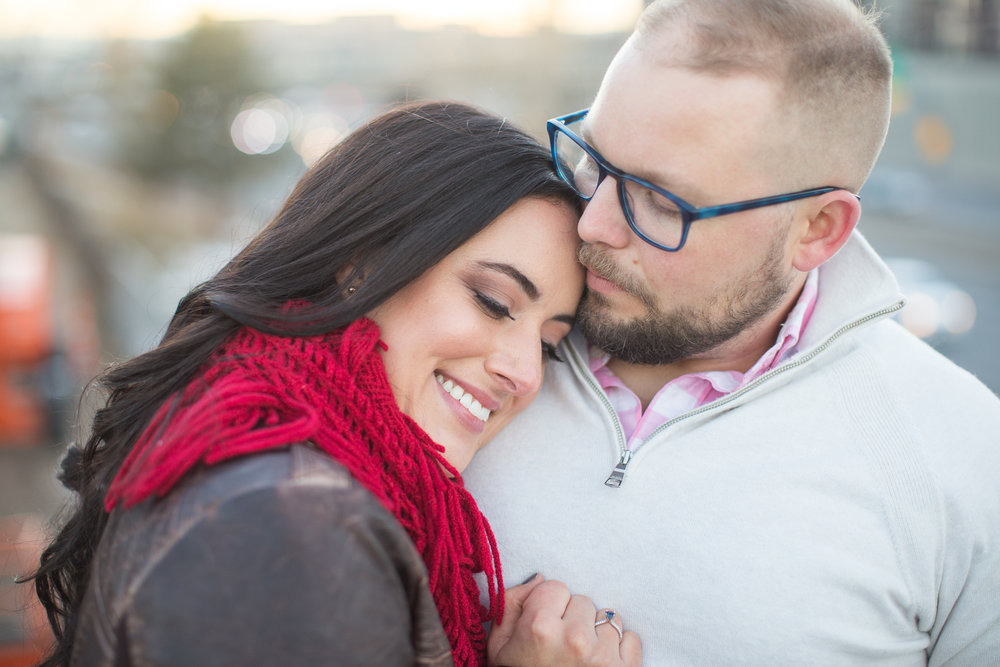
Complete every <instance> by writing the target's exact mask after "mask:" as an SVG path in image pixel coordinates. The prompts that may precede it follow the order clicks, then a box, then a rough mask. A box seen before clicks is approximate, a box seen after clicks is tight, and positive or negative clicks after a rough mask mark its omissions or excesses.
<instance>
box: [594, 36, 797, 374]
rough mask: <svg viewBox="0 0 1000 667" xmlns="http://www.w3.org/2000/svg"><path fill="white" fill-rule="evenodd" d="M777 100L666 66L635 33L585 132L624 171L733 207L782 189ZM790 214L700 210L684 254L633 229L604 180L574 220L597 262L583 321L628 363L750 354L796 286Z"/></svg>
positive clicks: (763, 88) (752, 83) (738, 82)
mask: <svg viewBox="0 0 1000 667" xmlns="http://www.w3.org/2000/svg"><path fill="white" fill-rule="evenodd" d="M776 100H777V91H776V90H775V88H774V86H773V84H771V83H770V82H767V81H765V80H762V79H760V78H756V77H749V76H736V77H727V78H720V77H714V76H706V75H703V74H697V73H694V72H691V71H688V70H683V69H676V68H671V67H666V66H664V65H661V64H657V63H656V62H655V61H654V56H653V55H651V51H641V50H638V49H637V48H636V45H635V43H634V40H633V41H630V42H629V43H628V44H626V45H625V46H624V47H623V49H622V51H621V52H620V53H619V54H618V56H617V57H616V58H615V61H614V62H613V63H612V65H611V67H610V68H609V70H608V74H607V75H606V77H605V79H604V82H603V83H602V85H601V88H600V91H599V92H598V95H597V98H596V100H595V102H594V105H593V107H592V108H591V111H590V113H589V114H588V116H587V117H586V118H585V120H584V121H583V127H582V128H581V130H582V134H583V138H584V139H585V140H586V141H587V142H588V143H590V144H591V145H592V146H594V147H595V148H596V149H597V150H598V151H599V152H600V153H601V154H602V155H604V157H605V158H606V159H607V160H608V161H609V162H611V163H612V164H614V165H615V166H617V167H619V168H620V169H623V170H625V171H627V172H629V173H632V174H635V175H636V176H640V177H642V178H645V179H647V180H649V181H651V182H653V183H655V184H657V185H659V186H661V187H664V188H667V189H668V190H670V191H672V192H674V193H675V194H677V195H679V196H680V197H682V198H684V199H685V200H687V201H689V202H690V203H692V204H694V205H695V206H699V207H701V206H711V205H717V204H725V203H731V202H736V201H741V200H744V199H751V198H756V197H762V196H767V195H772V194H775V193H779V192H785V191H788V188H787V185H788V184H785V183H778V182H773V181H775V180H777V178H778V177H777V176H775V174H777V173H781V171H783V170H779V169H776V166H777V165H779V164H780V162H781V160H782V156H781V155H780V154H779V153H780V151H781V150H782V149H781V148H779V147H778V146H776V145H775V142H776V139H777V138H779V137H780V136H781V134H780V120H779V119H778V117H777V112H778V110H779V107H778V105H777V102H776ZM784 157H785V159H788V158H787V156H784ZM783 188H784V189H783ZM794 211H795V207H794V205H788V204H785V205H780V206H773V207H767V208H762V209H757V210H752V211H744V212H741V213H736V214H731V215H727V216H721V217H717V218H708V219H705V220H699V221H696V222H694V223H692V226H691V230H690V233H689V235H688V239H687V242H686V245H685V246H684V247H683V248H682V249H681V250H680V251H678V252H665V251H663V250H660V249H657V248H655V247H653V246H651V245H649V244H647V243H645V242H644V241H642V240H641V239H640V238H639V237H638V236H636V235H635V234H634V233H632V231H631V230H630V229H629V227H628V224H627V222H626V220H625V217H624V214H623V212H622V210H621V206H620V204H619V201H618V193H617V190H616V182H615V181H614V179H613V178H611V177H609V178H607V179H606V180H605V182H604V183H602V184H601V186H600V188H599V189H598V190H597V192H596V193H595V195H594V197H593V199H592V200H591V201H590V203H589V204H588V206H587V209H586V211H585V212H584V214H583V216H582V218H581V220H580V224H579V232H580V236H581V238H582V239H583V241H584V244H585V245H584V247H583V249H582V251H581V259H582V261H583V263H584V264H585V265H586V266H587V267H588V269H589V270H588V275H587V284H588V294H587V295H586V297H585V299H584V302H583V305H582V306H581V309H580V312H579V313H578V322H579V323H580V326H581V329H582V330H583V332H584V334H585V335H587V337H588V338H589V339H590V340H591V341H592V342H594V343H596V344H597V345H599V346H600V347H602V348H603V349H605V350H606V351H608V352H610V353H611V354H612V355H613V356H615V357H617V358H619V359H622V360H624V361H629V362H633V363H642V364H666V363H673V362H674V361H678V360H683V359H690V358H712V357H718V358H719V359H720V360H721V359H724V358H725V357H733V356H738V355H739V354H742V353H744V352H745V350H741V349H740V348H741V346H742V347H746V346H748V345H751V346H752V345H753V344H755V343H753V342H752V341H753V339H754V333H755V331H756V333H758V334H759V331H757V330H760V329H762V328H768V327H771V326H775V325H776V322H772V320H774V319H775V317H778V318H779V319H778V320H777V322H780V318H781V317H783V314H784V312H783V311H784V309H786V308H787V307H789V306H790V303H791V301H792V300H793V299H792V294H793V289H794V288H795V287H797V286H798V285H800V284H801V274H799V273H798V272H797V271H796V270H795V269H794V268H793V266H792V251H793V249H794V242H793V239H792V236H793V235H792V234H791V233H790V230H791V229H792V227H793V225H792V220H793V215H794ZM779 311H780V312H779Z"/></svg>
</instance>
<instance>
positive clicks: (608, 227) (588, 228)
mask: <svg viewBox="0 0 1000 667" xmlns="http://www.w3.org/2000/svg"><path fill="white" fill-rule="evenodd" d="M577 232H578V233H579V235H580V238H581V239H583V241H584V242H586V243H601V244H604V245H607V246H611V247H613V248H624V247H625V246H626V245H628V243H629V240H630V235H631V230H630V229H629V226H628V221H627V220H626V219H625V212H624V211H623V210H622V206H621V200H620V199H619V195H618V181H617V179H615V177H614V176H611V175H610V174H609V175H608V176H607V177H605V178H604V180H603V181H601V183H600V185H598V186H597V190H596V191H595V192H594V196H593V197H591V198H590V201H589V202H587V205H586V207H585V208H584V210H583V215H581V216H580V222H579V223H578V224H577Z"/></svg>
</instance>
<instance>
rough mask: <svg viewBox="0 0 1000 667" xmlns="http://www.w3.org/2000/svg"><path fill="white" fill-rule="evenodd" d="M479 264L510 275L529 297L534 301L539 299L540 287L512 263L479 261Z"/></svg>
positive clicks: (481, 266) (489, 269)
mask: <svg viewBox="0 0 1000 667" xmlns="http://www.w3.org/2000/svg"><path fill="white" fill-rule="evenodd" d="M477 266H478V267H480V268H482V269H486V270H488V271H498V272H499V273H502V274H504V275H507V276H510V277H511V278H513V279H514V280H515V281H516V282H517V284H518V285H520V286H521V289H523V290H524V293H525V294H527V295H528V298H530V299H531V300H532V301H537V300H538V288H537V287H535V283H533V282H531V280H529V279H528V276H526V275H524V274H523V273H521V272H520V271H518V270H517V268H515V267H513V266H511V265H510V264H503V263H500V262H478V263H477Z"/></svg>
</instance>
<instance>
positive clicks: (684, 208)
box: [545, 108, 861, 252]
mask: <svg viewBox="0 0 1000 667" xmlns="http://www.w3.org/2000/svg"><path fill="white" fill-rule="evenodd" d="M589 112H590V109H589V108H587V109H581V110H580V111H574V112H573V113H568V114H566V115H565V116H557V117H556V118H551V119H549V120H548V121H547V122H546V123H545V127H546V129H547V130H548V134H549V149H550V152H551V153H552V162H553V164H554V165H555V169H556V174H558V176H559V178H561V179H562V180H563V181H564V182H565V183H566V184H567V185H569V186H570V187H571V188H572V189H573V192H575V193H576V195H577V196H578V197H580V199H582V200H584V201H585V202H589V201H590V200H591V199H593V197H594V195H595V194H597V189H598V188H599V187H600V186H601V183H603V182H604V179H605V178H606V177H607V175H608V174H611V175H612V176H614V177H615V180H616V181H617V182H618V203H619V204H620V205H621V208H622V213H624V214H625V220H626V221H627V222H628V226H629V227H630V228H631V229H632V231H633V232H634V233H635V235H636V236H638V237H639V238H640V239H642V240H643V241H645V242H646V243H648V244H650V245H651V246H653V247H656V248H659V249H660V250H664V251H666V252H677V251H678V250H680V249H681V248H683V247H684V244H685V243H686V242H687V237H688V231H689V230H690V229H691V223H692V222H695V221H696V220H704V219H705V218H715V217H718V216H722V215H729V214H731V213H739V212H741V211H749V210H752V209H755V208H763V207H765V206H774V205H775V204H784V203H785V202H790V201H795V200H797V199H806V198H808V197H815V196H817V195H823V194H826V193H828V192H834V191H835V190H846V191H848V192H849V190H848V189H847V188H843V187H839V186H835V185H826V186H823V187H821V188H810V189H808V190H799V191H797V192H789V193H787V194H783V195H772V196H770V197H760V198H757V199H745V200H743V201H738V202H734V203H732V204H720V205H718V206H704V207H701V208H698V207H697V206H694V205H692V204H689V203H688V202H686V201H684V200H683V199H681V198H680V197H678V196H677V195H675V194H674V193H673V192H670V191H669V190H667V189H665V188H661V187H660V186H658V185H655V184H654V183H650V182H649V181H647V180H645V179H643V178H639V177H638V176H633V175H632V174H629V173H628V172H625V171H622V170H621V169H619V168H618V167H616V166H614V165H613V164H611V163H610V162H608V161H607V160H606V159H605V158H604V156H603V155H601V154H600V153H599V152H598V151H597V149H596V148H594V147H593V146H591V145H590V144H588V143H587V142H586V141H584V140H583V139H582V138H580V136H579V135H578V134H577V133H576V132H574V131H573V130H571V129H569V127H567V125H568V124H570V123H575V122H577V121H579V120H582V119H583V118H584V117H585V116H586V115H587V114H588V113H589ZM557 132H562V133H563V134H565V135H566V136H567V137H569V139H570V140H571V141H573V142H574V143H575V144H576V145H577V146H579V147H580V148H581V149H582V150H583V151H584V152H585V153H586V154H587V155H589V156H590V158H591V159H592V160H593V161H594V162H595V163H596V164H597V167H598V169H600V171H599V172H598V176H597V185H596V186H594V194H592V195H590V196H589V197H587V196H584V195H583V193H581V192H580V191H579V190H578V189H577V187H576V185H575V184H574V183H573V181H571V180H570V179H569V178H568V177H567V175H566V173H564V170H566V169H568V165H563V163H562V161H560V159H559V156H558V154H557V153H556V133H557ZM625 181H632V182H633V183H636V184H638V185H641V186H642V187H644V188H648V189H650V190H652V191H653V192H655V193H657V194H659V195H661V196H663V197H666V198H667V199H669V200H670V201H672V202H673V203H674V204H676V205H677V208H678V209H680V212H681V222H682V224H683V227H682V230H681V240H680V243H678V244H677V247H675V248H672V247H670V246H667V245H664V244H662V243H659V242H657V241H654V240H653V239H651V238H649V237H648V236H646V234H644V233H643V232H642V230H640V229H639V227H638V225H636V223H635V220H634V218H633V216H632V211H631V209H630V207H629V206H628V204H627V203H626V201H625V197H626V192H625ZM852 194H854V193H852ZM854 196H855V198H857V199H858V200H860V199H861V197H860V196H858V195H857V194H854Z"/></svg>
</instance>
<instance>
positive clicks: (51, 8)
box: [0, 0, 642, 38]
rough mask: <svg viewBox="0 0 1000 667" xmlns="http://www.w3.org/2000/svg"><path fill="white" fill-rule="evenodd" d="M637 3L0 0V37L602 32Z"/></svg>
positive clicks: (625, 25) (621, 23)
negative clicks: (452, 27)
mask: <svg viewBox="0 0 1000 667" xmlns="http://www.w3.org/2000/svg"><path fill="white" fill-rule="evenodd" d="M641 7H642V0H504V2H476V1H475V0H148V1H143V0H34V1H33V2H32V1H31V0H0V37H12V36H18V35H40V36H45V37H72V38H107V37H129V36H133V37H163V36H168V35H171V34H176V33H177V32H181V31H183V30H184V29H185V28H187V27H188V26H190V25H191V24H192V23H193V22H194V21H195V20H196V19H197V18H198V17H199V16H200V15H202V14H207V15H209V16H211V17H213V18H216V19H240V18H263V19H277V20H282V21H287V22H290V23H302V22H310V21H324V20H328V19H330V18H333V17H336V16H339V15H350V14H386V13H391V14H396V15H398V16H399V19H400V22H401V23H403V24H404V25H407V26H411V27H431V26H435V25H441V24H444V23H460V24H469V25H473V26H475V27H477V28H479V29H480V30H483V31H484V32H490V33H498V34H510V33H516V32H519V31H523V30H525V29H531V28H533V27H534V26H536V25H537V24H538V23H540V22H546V21H549V20H551V22H552V23H553V24H554V25H555V26H556V27H557V28H559V29H561V30H565V31H570V32H603V31H624V30H628V29H630V28H631V27H632V25H633V24H634V22H635V19H636V17H637V16H638V14H639V11H640V9H641Z"/></svg>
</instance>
